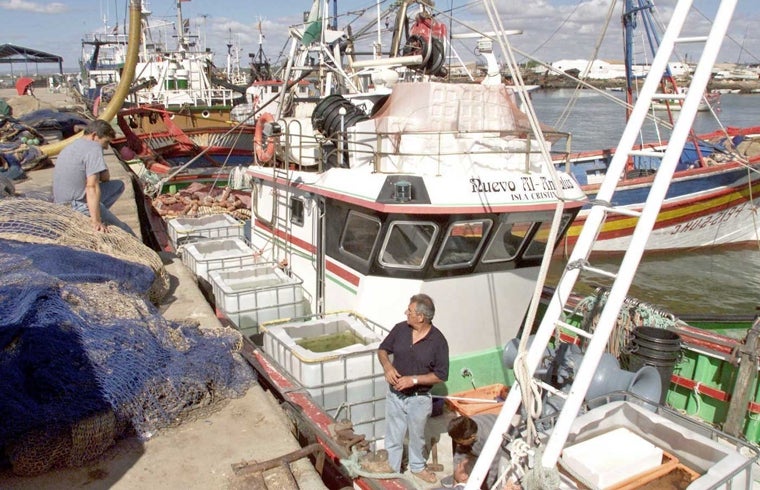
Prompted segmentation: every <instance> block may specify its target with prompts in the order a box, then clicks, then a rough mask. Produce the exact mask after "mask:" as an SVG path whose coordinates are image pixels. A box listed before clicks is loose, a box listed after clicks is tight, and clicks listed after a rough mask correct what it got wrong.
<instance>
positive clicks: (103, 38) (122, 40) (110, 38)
mask: <svg viewBox="0 0 760 490" xmlns="http://www.w3.org/2000/svg"><path fill="white" fill-rule="evenodd" d="M128 40H129V36H128V35H127V34H112V33H110V32H95V33H89V34H85V36H84V37H83V38H82V42H83V43H85V44H96V43H106V44H123V45H126V44H127V41H128Z"/></svg>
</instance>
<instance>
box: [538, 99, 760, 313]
mask: <svg viewBox="0 0 760 490" xmlns="http://www.w3.org/2000/svg"><path fill="white" fill-rule="evenodd" d="M573 92H574V91H573V90H572V89H558V90H538V91H535V92H533V93H532V94H531V95H532V101H533V106H534V108H535V110H536V113H537V115H538V117H539V119H540V120H541V121H542V122H543V123H545V124H548V125H550V126H551V125H554V126H555V127H556V128H557V129H559V130H561V131H569V132H571V133H572V135H573V138H572V141H573V146H572V150H573V151H584V150H593V149H600V148H612V147H615V146H616V144H617V142H618V140H619V138H620V136H621V135H622V132H623V129H624V127H625V114H624V110H623V109H622V108H621V107H620V106H618V105H617V104H614V103H613V102H611V101H609V100H607V99H606V98H605V97H604V95H601V94H597V93H594V92H592V91H589V90H583V91H582V92H581V95H580V99H579V100H578V101H577V103H576V104H575V106H574V109H573V111H572V113H571V115H570V117H569V118H567V122H566V123H565V125H564V126H562V127H558V126H557V125H556V124H555V123H556V121H557V120H558V117H559V116H560V114H562V112H563V110H564V108H565V107H566V106H567V103H568V101H569V100H570V98H571V96H572V95H573ZM615 95H616V96H618V97H622V95H623V94H622V93H616V94H615ZM757 107H760V94H758V95H749V94H748V95H743V94H723V95H722V96H721V101H720V108H719V110H718V111H717V116H718V118H719V119H720V124H722V125H723V126H760V116H758V113H757ZM694 127H695V130H696V131H697V133H705V132H710V131H714V130H716V129H719V128H720V125H719V123H718V122H717V121H716V119H715V117H714V116H713V115H711V114H710V113H709V112H700V113H698V114H697V118H696V120H695V123H694ZM657 134H658V133H657V131H656V130H655V129H654V128H651V127H650V128H644V131H643V136H644V140H645V141H656V140H657ZM662 138H663V139H667V134H662ZM758 219H759V220H760V214H759V215H758ZM620 258H621V257H620V255H617V256H597V255H594V257H593V259H592V263H593V264H594V265H596V266H600V267H605V266H606V265H609V267H606V268H608V269H610V270H612V269H613V268H614V267H617V266H618V265H619V263H620ZM564 265H565V261H564V260H555V261H554V264H553V266H552V268H551V271H550V274H549V277H548V279H547V283H548V284H550V285H554V284H556V282H557V280H558V279H559V277H560V275H561V274H562V271H563V269H564ZM595 281H596V282H595ZM601 282H602V281H600V280H599V279H598V278H593V279H589V281H588V282H586V283H584V284H583V285H582V286H581V287H580V288H579V290H581V291H585V292H590V291H592V290H593V287H594V286H595V285H596V284H598V283H601ZM630 295H631V296H633V297H635V298H638V299H639V300H642V301H646V302H648V303H651V304H653V305H657V306H660V307H663V308H666V309H668V310H670V311H673V312H675V313H677V314H679V313H680V314H721V315H724V314H728V315H753V314H755V312H756V308H757V307H758V306H760V243H753V244H747V245H739V246H730V247H716V248H710V249H699V250H680V251H675V252H648V253H646V254H645V255H644V257H643V259H642V261H641V264H640V266H639V270H638V272H637V274H636V277H635V279H634V283H633V285H632V286H631V290H630Z"/></svg>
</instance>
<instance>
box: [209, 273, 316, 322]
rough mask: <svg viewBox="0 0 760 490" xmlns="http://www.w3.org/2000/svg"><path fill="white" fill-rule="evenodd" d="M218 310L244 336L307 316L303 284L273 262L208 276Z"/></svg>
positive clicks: (296, 277)
mask: <svg viewBox="0 0 760 490" xmlns="http://www.w3.org/2000/svg"><path fill="white" fill-rule="evenodd" d="M209 282H210V283H211V287H212V289H213V292H214V299H215V301H216V307H217V308H218V309H220V310H222V312H224V314H225V315H226V316H227V318H229V319H230V321H232V323H234V324H235V326H237V327H238V328H239V329H240V330H241V331H242V332H243V333H244V334H245V335H254V334H256V333H258V326H259V324H261V323H263V322H267V321H272V320H278V319H283V318H293V317H300V316H304V315H306V314H308V301H306V300H305V299H304V295H303V287H302V284H303V281H302V280H301V279H300V278H299V277H298V276H296V275H295V274H290V275H288V274H286V273H285V272H283V271H282V269H280V267H278V266H277V264H275V263H272V262H266V263H261V264H256V265H249V266H245V267H241V268H238V269H230V270H217V271H210V272H209Z"/></svg>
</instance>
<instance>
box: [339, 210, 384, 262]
mask: <svg viewBox="0 0 760 490" xmlns="http://www.w3.org/2000/svg"><path fill="white" fill-rule="evenodd" d="M380 226H381V223H380V221H379V220H378V219H377V218H375V217H373V216H367V215H365V214H361V213H358V212H356V211H350V212H349V213H348V217H347V218H346V226H345V227H344V228H343V235H342V236H341V238H340V249H341V250H342V251H343V252H345V253H347V254H350V255H353V256H355V257H358V258H359V259H361V260H363V261H365V262H368V261H369V259H370V256H371V255H372V249H373V248H374V246H375V241H376V240H377V237H378V234H379V233H380Z"/></svg>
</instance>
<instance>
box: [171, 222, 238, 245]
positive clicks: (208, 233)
mask: <svg viewBox="0 0 760 490" xmlns="http://www.w3.org/2000/svg"><path fill="white" fill-rule="evenodd" d="M166 228H167V230H168V231H169V240H171V243H172V246H173V247H174V249H175V250H176V249H177V248H179V247H180V246H181V245H186V244H188V243H192V242H197V241H200V240H209V239H212V238H233V237H242V236H243V223H241V222H240V221H238V220H236V219H235V218H233V217H232V216H230V215H229V214H211V215H209V216H202V217H200V218H174V219H172V220H169V222H168V223H167V226H166Z"/></svg>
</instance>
